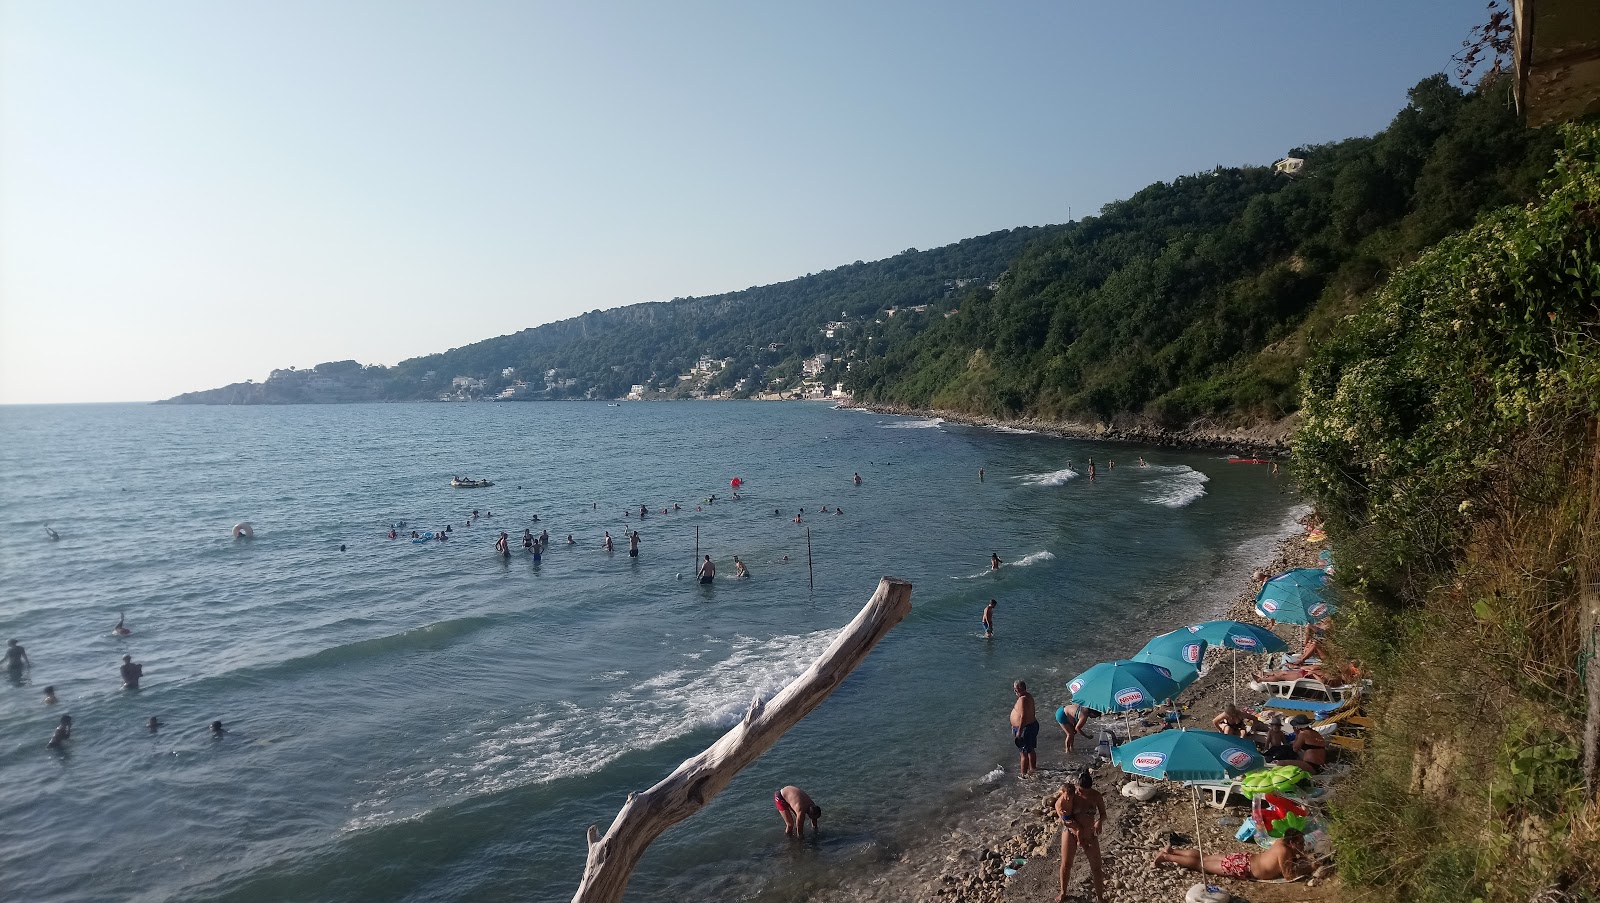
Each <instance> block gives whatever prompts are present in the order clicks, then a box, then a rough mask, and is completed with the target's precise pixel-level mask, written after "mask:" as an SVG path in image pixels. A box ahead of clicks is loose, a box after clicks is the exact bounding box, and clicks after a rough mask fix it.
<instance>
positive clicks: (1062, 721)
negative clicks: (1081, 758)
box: [1056, 702, 1089, 754]
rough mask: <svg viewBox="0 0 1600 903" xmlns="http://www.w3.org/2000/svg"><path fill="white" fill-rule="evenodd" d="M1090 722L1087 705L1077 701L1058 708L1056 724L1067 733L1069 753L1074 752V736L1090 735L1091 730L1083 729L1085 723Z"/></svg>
mask: <svg viewBox="0 0 1600 903" xmlns="http://www.w3.org/2000/svg"><path fill="white" fill-rule="evenodd" d="M1088 723H1089V709H1088V708H1087V707H1086V706H1081V705H1079V704H1077V703H1076V702H1069V703H1067V704H1066V705H1064V706H1062V707H1061V708H1059V709H1056V724H1057V725H1058V726H1060V728H1061V732H1062V733H1063V734H1066V735H1067V752H1068V753H1069V754H1070V753H1071V752H1072V738H1073V737H1076V736H1078V735H1080V734H1081V735H1083V736H1085V737H1087V736H1089V732H1088V731H1086V730H1084V729H1083V728H1084V725H1086V724H1088Z"/></svg>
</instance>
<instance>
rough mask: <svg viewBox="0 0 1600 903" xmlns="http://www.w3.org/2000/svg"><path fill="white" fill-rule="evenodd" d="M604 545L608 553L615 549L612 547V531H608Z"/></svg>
mask: <svg viewBox="0 0 1600 903" xmlns="http://www.w3.org/2000/svg"><path fill="white" fill-rule="evenodd" d="M603 545H604V546H605V549H606V551H607V552H610V551H611V550H612V549H613V548H614V546H612V544H611V531H610V530H607V531H606V541H605V542H604V543H603Z"/></svg>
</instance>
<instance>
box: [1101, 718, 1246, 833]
mask: <svg viewBox="0 0 1600 903" xmlns="http://www.w3.org/2000/svg"><path fill="white" fill-rule="evenodd" d="M1111 761H1112V763H1113V764H1115V765H1117V766H1118V767H1120V768H1121V769H1122V770H1123V771H1125V772H1127V773H1128V774H1137V775H1143V776H1145V777H1149V778H1157V779H1160V780H1168V781H1231V780H1233V779H1234V778H1237V777H1239V776H1241V775H1243V774H1244V773H1245V772H1247V771H1253V770H1255V769H1257V768H1261V767H1263V766H1264V765H1266V764H1267V763H1266V760H1264V759H1262V758H1261V754H1260V753H1258V752H1256V748H1255V745H1254V744H1253V743H1251V742H1250V741H1249V740H1245V739H1243V738H1240V737H1230V736H1228V735H1227V734H1221V733H1218V732H1216V731H1191V730H1184V729H1178V730H1169V731H1161V732H1160V733H1155V734H1149V735H1147V736H1144V737H1140V738H1139V739H1137V740H1130V741H1128V742H1127V743H1124V744H1122V745H1121V746H1119V747H1117V748H1116V749H1113V750H1112V751H1111ZM1191 789H1192V790H1193V791H1194V838H1195V846H1196V847H1198V848H1199V853H1200V858H1201V859H1202V860H1204V859H1205V849H1204V848H1203V847H1200V844H1201V834H1200V788H1199V787H1191Z"/></svg>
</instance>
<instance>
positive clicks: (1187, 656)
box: [1183, 643, 1200, 665]
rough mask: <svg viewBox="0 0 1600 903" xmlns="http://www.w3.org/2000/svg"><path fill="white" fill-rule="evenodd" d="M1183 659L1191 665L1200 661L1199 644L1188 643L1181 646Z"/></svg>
mask: <svg viewBox="0 0 1600 903" xmlns="http://www.w3.org/2000/svg"><path fill="white" fill-rule="evenodd" d="M1183 660H1184V661H1186V662H1188V663H1189V664H1191V665H1193V664H1196V663H1197V662H1199V661H1200V644H1199V643H1190V644H1188V645H1187V646H1184V647H1183Z"/></svg>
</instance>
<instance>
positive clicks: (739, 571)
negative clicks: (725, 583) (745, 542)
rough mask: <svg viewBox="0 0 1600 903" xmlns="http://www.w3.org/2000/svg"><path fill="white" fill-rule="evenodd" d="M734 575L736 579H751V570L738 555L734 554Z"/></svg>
mask: <svg viewBox="0 0 1600 903" xmlns="http://www.w3.org/2000/svg"><path fill="white" fill-rule="evenodd" d="M733 577H734V579H735V580H748V579H750V570H749V569H748V568H746V567H745V566H744V562H742V561H740V560H739V556H738V555H735V556H733Z"/></svg>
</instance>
